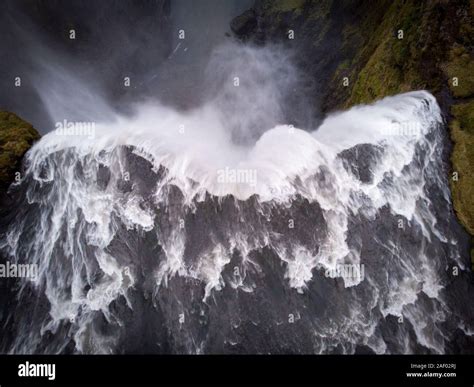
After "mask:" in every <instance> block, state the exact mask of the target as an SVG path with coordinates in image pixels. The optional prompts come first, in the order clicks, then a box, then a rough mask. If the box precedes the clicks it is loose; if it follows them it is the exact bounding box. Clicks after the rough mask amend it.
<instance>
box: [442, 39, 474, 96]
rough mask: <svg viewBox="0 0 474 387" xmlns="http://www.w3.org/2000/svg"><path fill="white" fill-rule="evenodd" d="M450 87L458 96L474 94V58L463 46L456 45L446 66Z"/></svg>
mask: <svg viewBox="0 0 474 387" xmlns="http://www.w3.org/2000/svg"><path fill="white" fill-rule="evenodd" d="M445 72H446V75H447V77H448V83H449V87H450V89H451V92H452V93H453V95H454V96H455V97H457V98H466V97H472V96H474V59H473V58H472V55H470V54H469V52H468V51H467V49H466V48H465V47H463V46H460V45H456V46H454V47H453V49H452V50H451V52H450V55H449V61H448V63H447V64H446V66H445Z"/></svg>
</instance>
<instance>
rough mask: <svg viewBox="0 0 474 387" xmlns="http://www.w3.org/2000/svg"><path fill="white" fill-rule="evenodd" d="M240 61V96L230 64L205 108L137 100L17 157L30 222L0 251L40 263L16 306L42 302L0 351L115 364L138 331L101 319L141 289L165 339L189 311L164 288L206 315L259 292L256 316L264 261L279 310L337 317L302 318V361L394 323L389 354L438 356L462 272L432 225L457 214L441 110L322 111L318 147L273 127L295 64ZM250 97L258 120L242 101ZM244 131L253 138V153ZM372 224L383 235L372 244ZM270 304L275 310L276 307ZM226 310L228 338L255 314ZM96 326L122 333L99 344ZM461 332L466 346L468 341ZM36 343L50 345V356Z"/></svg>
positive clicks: (419, 105) (414, 95)
mask: <svg viewBox="0 0 474 387" xmlns="http://www.w3.org/2000/svg"><path fill="white" fill-rule="evenodd" d="M240 49H242V50H243V51H242V55H241V57H243V58H244V59H242V60H243V61H245V59H249V58H250V59H251V60H249V61H248V63H247V64H248V65H249V66H250V68H252V69H253V70H254V71H253V72H252V74H253V77H254V78H252V79H243V87H242V88H240V89H239V88H238V87H236V86H235V84H234V83H233V82H234V79H233V78H232V77H231V78H229V75H230V74H232V73H233V72H235V67H232V66H231V67H230V68H231V71H230V72H229V68H228V67H225V71H224V72H223V74H224V75H225V76H223V77H217V78H219V81H220V82H222V83H221V84H220V85H221V87H220V88H218V91H217V94H215V95H214V98H213V99H210V100H209V101H208V102H207V103H205V104H204V105H203V106H202V107H200V108H196V109H194V110H192V111H188V112H180V111H176V110H173V109H171V108H168V107H164V106H162V105H160V104H158V103H156V102H149V103H146V104H142V105H141V106H138V107H137V108H136V111H135V114H134V115H133V116H132V117H123V116H115V117H114V118H113V119H109V120H108V121H107V122H97V123H95V126H94V130H93V131H90V132H88V133H81V134H79V135H74V132H73V131H72V132H70V133H69V132H67V131H58V130H56V131H52V132H50V133H48V134H47V135H46V136H44V137H43V138H42V139H41V141H40V142H39V143H37V144H36V145H35V146H34V147H33V148H32V149H31V150H30V151H29V153H28V154H27V157H26V165H27V168H26V171H25V175H24V176H23V179H22V181H21V182H20V183H19V184H18V187H16V189H17V190H20V191H21V192H22V195H23V198H24V200H25V201H24V203H23V205H24V206H26V210H25V211H26V212H25V214H26V215H25V216H24V217H19V218H18V219H16V220H14V221H13V222H12V223H11V224H10V226H9V228H8V230H7V231H6V233H5V234H4V235H3V238H2V240H1V249H2V251H3V252H5V253H6V254H8V256H9V257H10V259H11V260H12V261H14V262H28V263H31V264H36V265H38V267H39V276H38V278H37V279H36V280H35V281H33V282H32V281H31V280H27V279H25V280H24V281H23V288H22V291H20V292H19V294H18V299H19V300H22V299H23V298H25V299H26V298H28V297H31V292H32V293H33V294H41V295H44V296H45V297H46V300H47V305H48V310H47V313H42V314H38V315H35V316H34V317H33V322H31V321H28V323H27V322H25V321H26V320H24V321H23V324H26V325H21V324H20V325H21V326H23V327H26V326H30V325H29V324H31V323H33V326H34V328H33V329H23V331H22V333H21V335H18V337H17V338H16V339H15V340H14V341H13V343H12V345H11V346H10V347H9V348H8V349H7V350H8V351H10V352H14V353H29V352H35V351H37V350H38V348H40V347H41V346H43V347H41V348H45V351H46V352H62V351H64V350H65V346H66V344H67V340H66V339H65V338H64V337H69V338H73V339H74V347H75V351H78V352H84V353H97V352H99V353H104V352H105V353H107V352H116V351H117V350H118V348H119V347H120V345H121V343H122V344H123V340H125V339H124V337H126V336H127V333H126V331H127V328H126V327H127V326H128V324H129V322H128V321H129V320H133V318H129V317H126V316H125V315H126V313H125V312H121V313H119V312H117V310H116V308H115V307H113V305H114V304H115V303H118V302H119V300H120V299H122V300H125V303H126V305H127V308H128V309H129V310H130V311H131V313H132V314H133V313H140V312H139V311H138V309H137V308H138V306H137V305H138V301H136V292H138V293H140V292H141V291H143V293H144V294H146V295H147V296H146V297H145V298H146V299H147V300H148V302H149V303H150V305H151V307H152V308H153V307H154V308H158V309H160V310H164V311H163V312H162V313H163V316H164V317H163V316H162V317H160V318H161V319H163V320H164V321H167V324H171V322H172V321H173V319H174V318H175V317H176V316H175V314H174V313H175V311H174V310H173V311H172V312H170V311H168V312H167V311H166V310H167V309H169V308H171V306H164V305H167V304H166V302H168V301H163V300H160V301H157V300H158V299H159V298H160V297H164V298H165V299H169V298H172V299H177V300H178V303H179V304H181V303H183V304H185V303H186V300H185V298H186V297H187V295H186V294H185V295H184V296H183V295H182V296H181V298H180V297H179V296H178V295H176V294H175V295H170V294H168V293H166V290H165V289H167V288H168V287H169V286H171V285H170V283H171V282H173V281H175V282H176V281H179V278H183V279H185V280H186V281H190V282H186V284H188V285H186V286H187V288H189V289H191V290H189V291H190V292H191V293H190V294H193V295H192V299H193V300H195V302H198V303H200V305H201V306H200V308H201V309H200V315H205V314H210V312H209V310H208V309H211V310H212V308H214V307H216V308H217V309H218V310H219V308H222V300H220V299H219V298H218V297H219V293H222V292H224V290H229V289H232V291H233V292H235V293H236V294H237V293H238V294H243V293H245V294H255V303H257V294H258V292H259V291H260V290H259V286H262V285H261V284H259V278H260V277H259V276H262V275H265V276H268V269H265V268H264V267H263V265H262V260H259V259H260V258H261V257H263V262H265V259H267V258H268V257H269V256H270V255H272V254H274V255H276V256H277V257H278V260H279V263H280V265H281V266H282V267H283V268H284V281H283V282H281V283H278V287H280V288H284V287H288V288H289V289H290V290H289V292H290V293H288V295H285V296H284V297H288V299H289V300H290V299H291V300H292V299H293V297H299V298H297V300H298V301H292V302H299V303H300V304H299V305H300V306H301V305H303V308H306V307H309V308H312V306H311V304H312V303H315V304H317V303H318V302H320V303H322V304H323V303H324V302H322V301H321V299H320V298H319V297H320V295H319V291H317V292H316V291H315V290H314V289H317V288H318V286H323V285H324V286H330V287H331V289H333V290H331V292H332V291H335V292H336V293H334V294H333V293H328V294H327V295H326V297H327V299H328V300H331V302H333V303H337V304H339V306H338V308H334V311H332V312H331V311H326V312H322V313H321V314H318V313H313V314H312V315H309V316H307V317H305V320H304V321H305V324H307V325H305V330H306V331H307V332H313V333H311V335H312V336H311V339H310V341H311V344H310V345H311V348H312V349H311V350H310V351H312V352H321V353H323V352H330V351H332V350H335V349H336V348H338V350H339V351H342V352H354V351H355V349H356V346H358V345H365V346H368V347H370V348H371V349H372V350H373V351H374V352H376V353H384V352H390V351H394V350H393V349H392V350H391V349H389V348H388V347H387V344H386V342H385V339H384V337H383V333H381V329H379V328H378V325H379V324H380V323H381V321H382V320H383V319H385V318H386V317H387V316H390V315H392V316H397V317H402V316H403V317H404V318H405V319H407V320H408V321H409V322H410V323H411V327H412V328H411V329H412V332H414V333H410V332H411V331H410V330H409V329H408V328H403V329H402V330H401V331H400V332H398V333H397V335H399V336H400V337H399V342H400V343H401V344H399V345H400V346H399V347H397V349H396V351H398V352H413V351H414V348H416V345H421V346H423V347H424V348H426V349H427V350H428V351H431V352H443V351H444V349H445V345H446V340H447V333H446V332H445V330H444V328H443V326H442V324H443V323H444V322H445V321H446V320H447V318H448V315H449V313H450V308H449V306H448V305H447V304H446V302H445V300H444V297H443V296H442V294H441V291H442V289H443V288H444V286H445V284H446V266H447V265H448V263H447V262H448V261H449V262H455V263H456V264H458V265H459V266H460V267H461V268H462V267H463V266H462V262H461V261H460V260H459V252H458V247H457V240H456V236H455V235H454V234H453V232H451V231H450V229H449V227H447V226H446V225H445V224H444V223H443V221H442V219H441V218H440V214H450V213H451V212H452V211H451V206H450V199H449V190H448V187H447V183H446V181H445V180H446V179H445V176H444V172H443V164H442V160H441V159H440V157H438V155H439V154H440V153H441V151H442V149H443V146H444V145H443V140H442V133H441V130H442V125H441V124H442V120H441V115H440V110H439V107H438V105H437V103H436V100H435V98H434V97H433V96H432V95H431V94H429V93H428V92H425V91H416V92H411V93H406V94H402V95H397V96H393V97H387V98H385V99H383V100H381V101H378V102H376V103H375V104H373V105H370V106H356V107H353V108H352V109H350V110H348V111H346V112H339V113H335V114H332V115H330V116H329V117H327V118H326V119H325V120H324V122H323V123H322V124H321V125H320V126H319V127H318V128H317V129H315V130H314V131H312V132H310V131H304V130H300V129H297V128H294V127H292V126H291V125H276V126H274V124H273V122H274V121H277V122H278V121H279V120H280V111H279V106H280V105H281V103H283V102H282V99H284V95H283V94H282V95H278V93H277V92H278V87H277V86H278V82H277V83H275V77H276V74H280V76H282V75H283V78H284V79H285V82H293V81H289V80H288V77H287V75H288V74H290V73H291V69H290V68H289V67H288V66H289V64H288V63H286V62H285V61H284V60H282V61H281V63H280V65H275V63H274V62H275V60H276V59H275V55H274V54H272V53H269V52H268V51H266V50H267V49H260V51H258V50H257V49H254V48H248V47H244V48H240ZM222 52H223V53H224V57H226V55H228V52H229V51H228V50H226V49H224V50H221V54H222ZM262 53H263V54H262ZM262 55H263V56H262ZM262 61H263V62H264V63H266V64H267V66H263V65H262V63H261V62H262ZM266 61H269V62H270V63H267V62H266ZM224 62H225V61H224ZM211 63H212V62H211ZM218 63H222V61H221V62H218ZM252 63H254V64H255V66H253V67H252ZM270 65H274V70H273V72H272V71H269V70H267V68H269V67H271V66H270ZM217 67H218V66H216V68H217ZM282 69H283V70H285V71H282ZM252 80H255V81H256V82H255V83H254V82H252ZM226 82H228V84H227V83H226ZM257 89H258V92H256V90H257ZM255 92H256V93H257V95H258V96H259V98H258V101H255V103H257V102H258V103H259V104H261V105H258V103H257V105H255V106H253V104H252V103H250V104H249V101H248V100H247V96H249V95H255ZM46 100H47V99H46ZM53 101H54V99H53ZM262 101H263V102H262ZM47 105H48V104H47ZM52 105H54V104H52ZM52 105H48V106H52ZM80 106H83V105H80ZM52 108H54V106H53V107H52ZM262 112H264V114H263V115H262ZM109 114H110V112H109ZM59 117H60V115H58V116H57V119H58V120H59ZM240 117H241V118H242V119H239V118H240ZM262 117H264V118H265V119H263V118H262ZM109 118H110V117H109ZM244 118H245V119H244ZM59 121H60V120H59ZM259 123H261V127H257V128H255V125H259ZM268 125H272V126H274V127H273V128H271V127H269V126H268ZM236 132H237V133H236ZM252 133H253V136H254V137H255V133H257V134H259V133H263V134H261V135H260V136H259V137H257V138H255V140H254V141H251V140H252V135H251V134H252ZM76 134H77V133H76ZM235 138H237V139H239V140H242V139H244V141H237V142H235ZM433 189H435V190H437V194H436V195H435V196H436V200H437V202H436V203H434V202H433V200H434V199H433V198H434V197H435V196H434V195H433V192H432V190H433ZM441 216H445V215H441ZM290 224H291V226H290ZM371 225H377V227H376V228H375V229H374V230H372V232H373V233H374V234H373V235H371V234H369V235H367V232H366V229H369V228H370V227H371ZM204 227H206V229H203V228H204ZM382 227H385V230H384V233H385V234H384V236H383V239H382V238H380V237H379V235H378V234H377V230H378V229H379V228H382ZM293 229H296V230H298V233H295V232H293V231H292V230H293ZM407 238H408V239H407ZM150 241H151V242H150ZM142 249H143V251H144V252H143V251H142ZM148 249H150V250H148ZM269 252H270V253H269ZM269 254H270V255H269ZM433 254H434V255H433ZM257 256H259V257H260V258H256V257H257ZM236 257H238V258H239V259H240V260H241V264H239V265H236V263H235V262H236V259H237V258H236ZM144 260H145V261H146V265H148V266H145V264H144V263H143V262H144ZM239 262H240V261H239ZM344 265H353V266H356V267H359V268H360V267H361V265H365V269H364V275H360V274H361V273H360V272H359V275H358V276H355V277H354V276H349V277H347V276H342V279H341V281H343V282H342V283H343V284H344V287H345V289H344V290H343V291H342V293H341V291H339V290H337V288H335V287H334V286H336V284H337V283H339V282H337V279H335V278H331V277H338V276H339V277H341V275H340V274H338V272H337V268H338V267H341V266H344ZM229 268H231V271H234V272H233V274H232V275H231V276H229V275H227V274H226V273H225V271H226V270H227V269H229ZM235 268H237V269H238V270H237V271H235V270H234V269H235ZM262 273H263V274H262ZM327 273H336V274H335V275H333V276H329V275H328V274H327ZM266 278H267V277H266ZM269 278H271V275H270V277H269ZM275 281H276V280H275ZM276 282H278V281H276ZM323 283H324V284H323ZM144 284H146V289H145V290H144V287H145V285H144ZM31 286H33V290H31ZM173 286H174V285H173ZM271 286H272V287H273V289H275V286H276V285H275V283H272V285H271ZM313 287H315V288H313ZM27 289H29V290H28V292H27ZM150 289H151V290H150ZM193 289H194V290H193ZM334 289H336V290H334ZM327 291H328V292H329V290H327ZM242 292H243V293H242ZM278 292H279V290H277V291H276V293H278ZM315 292H316V293H315ZM321 292H322V293H324V292H323V291H321ZM194 293H195V294H197V295H198V296H195V295H194ZM190 297H191V296H190ZM239 297H240V296H239ZM258 297H260V296H258ZM282 297H283V296H282ZM302 297H308V298H307V299H306V301H304V300H305V298H302ZM38 298H39V296H38ZM219 300H220V301H219ZM169 302H171V301H169ZM236 302H237V305H239V301H236ZM247 302H249V303H252V299H250V301H245V303H247ZM258 302H263V304H262V305H265V302H266V301H265V300H264V299H262V298H261V297H260V298H259V301H258ZM272 302H274V301H272ZM280 302H281V303H286V301H285V298H283V299H281V300H279V301H275V303H274V304H273V306H272V307H273V308H275V309H278V307H279V306H281V305H280ZM268 303H269V304H271V302H270V301H268ZM290 304H291V302H290ZM242 305H243V304H242ZM242 305H241V306H242ZM242 307H243V306H242ZM267 307H268V306H267ZM206 308H208V309H206ZM226 308H227V306H226ZM427 308H430V312H429V313H428V312H427V310H428V309H427ZM171 309H172V308H171ZM420 310H424V312H420ZM229 313H230V314H231V315H232V316H233V317H232V318H229V320H233V319H235V318H237V319H238V321H239V322H238V323H232V322H229V324H230V325H232V324H234V325H232V326H233V327H234V328H235V329H237V328H236V327H239V326H240V324H241V323H242V321H245V320H249V321H251V322H252V323H254V321H253V320H252V318H253V317H251V316H250V315H249V316H246V315H245V314H241V313H238V311H237V312H235V313H236V316H234V315H233V314H232V313H231V312H229ZM269 313H274V312H269ZM275 313H276V312H275ZM298 313H303V311H301V312H298ZM257 315H258V314H257ZM298 315H299V314H298ZM100 316H103V318H105V321H106V322H107V324H109V325H111V326H117V327H118V328H117V329H118V330H119V331H118V332H117V333H110V332H109V333H108V334H105V333H104V332H103V331H101V330H100V329H98V328H97V324H102V323H99V322H98V321H102V320H100V319H101V317H100ZM272 316H273V315H272ZM275 316H276V317H275ZM275 316H273V317H272V318H273V320H272V318H269V319H267V320H265V319H264V318H263V317H262V319H263V323H264V324H269V326H271V324H276V326H278V325H281V324H282V323H281V321H280V320H278V319H283V320H284V318H282V317H281V316H279V315H275ZM214 318H215V319H218V318H217V317H214ZM275 319H276V321H275ZM160 321H161V320H160ZM265 321H267V322H266V323H265ZM270 321H271V322H270ZM461 323H462V324H467V325H468V324H469V323H468V322H466V321H464V322H461ZM254 324H255V325H258V323H254ZM467 325H463V326H465V328H464V330H465V331H466V330H468V329H472V328H469V327H468V326H467ZM64 327H66V328H64ZM234 328H232V329H234ZM64 329H66V333H64ZM156 329H157V330H158V329H159V328H158V327H157V328H156ZM168 329H170V330H171V329H172V328H168ZM275 329H276V328H275ZM295 329H296V328H295ZM46 332H50V333H51V334H52V335H53V336H54V335H57V337H59V339H58V342H60V343H61V344H58V343H57V342H55V343H54V344H52V343H51V344H44V343H43V341H44V337H45V336H44V335H45V334H46ZM190 332H191V333H188V334H185V338H183V343H184V344H182V345H183V347H185V350H181V351H184V352H203V351H206V346H207V345H208V344H207V341H206V339H197V337H198V336H199V335H198V334H197V333H196V332H193V331H192V329H191V328H190ZM208 334H212V332H211V333H208ZM308 334H310V333H308ZM412 334H414V335H415V337H416V341H417V342H416V343H415V344H414V343H413V342H412V340H411V339H410V337H411V336H410V335H412ZM179 335H181V333H179V334H176V337H180V336H179ZM61 337H62V340H61ZM176 340H178V339H176ZM226 340H227V338H226ZM229 340H230V339H229ZM238 341H239V340H238V339H235V342H236V343H237V342H238ZM42 343H43V344H42ZM244 350H245V347H244ZM176 351H179V350H177V349H176ZM208 351H211V352H213V351H215V350H214V349H212V348H208ZM217 351H219V350H217Z"/></svg>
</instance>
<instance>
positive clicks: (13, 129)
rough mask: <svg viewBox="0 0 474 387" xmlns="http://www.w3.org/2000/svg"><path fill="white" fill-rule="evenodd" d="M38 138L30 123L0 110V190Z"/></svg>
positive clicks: (4, 186) (12, 175) (5, 185)
mask: <svg viewBox="0 0 474 387" xmlns="http://www.w3.org/2000/svg"><path fill="white" fill-rule="evenodd" d="M39 138H40V136H39V134H38V132H37V131H36V129H34V128H33V126H32V125H30V124H29V123H27V122H25V121H23V120H22V119H21V118H19V117H18V116H16V115H15V114H13V113H9V112H4V111H0V192H1V191H5V190H6V189H7V188H8V186H9V185H10V183H11V182H12V181H13V178H14V174H15V172H16V171H18V170H19V168H20V165H21V159H22V158H23V155H24V154H25V153H26V152H27V151H28V149H30V147H31V146H32V145H33V143H34V142H35V141H37V140H38V139H39Z"/></svg>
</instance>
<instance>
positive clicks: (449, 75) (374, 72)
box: [232, 0, 474, 235]
mask: <svg viewBox="0 0 474 387" xmlns="http://www.w3.org/2000/svg"><path fill="white" fill-rule="evenodd" d="M473 12H474V2H472V1H468V0H454V1H442V0H438V1H425V2H419V1H414V0H409V1H401V0H399V1H384V0H379V1H375V2H373V1H361V0H347V1H332V0H324V1H317V2H316V1H310V0H277V1H269V0H257V1H256V2H255V4H254V7H253V8H252V9H251V10H250V11H247V12H245V13H244V14H242V15H241V16H239V17H238V18H236V19H234V21H233V23H232V25H233V27H234V28H233V31H234V33H235V34H236V35H237V36H238V37H240V38H241V39H243V40H246V41H248V40H251V41H254V42H256V43H257V44H262V43H264V42H268V41H279V42H281V43H283V44H285V45H287V46H290V47H292V48H294V49H295V50H296V52H297V57H298V58H299V59H298V60H299V67H300V68H301V69H302V70H303V72H305V73H307V74H309V75H310V77H311V78H312V79H313V80H314V83H313V84H312V85H311V91H312V97H313V100H314V106H317V107H319V109H320V110H321V112H322V113H327V112H330V111H334V110H338V109H346V108H348V107H350V106H353V105H355V104H360V103H371V102H373V101H374V100H376V99H380V98H383V97H385V96H388V95H393V94H397V93H401V92H406V91H410V90H419V89H425V90H428V91H430V92H431V93H432V94H433V95H434V96H435V97H436V99H437V100H438V103H439V104H440V106H441V109H442V111H443V114H444V117H445V119H446V121H447V122H448V125H449V128H450V136H451V139H452V142H453V148H452V153H451V162H452V171H451V173H452V174H453V176H454V179H452V181H451V191H452V195H453V204H454V209H455V211H456V213H457V215H458V218H459V220H460V222H461V223H462V224H463V225H464V227H465V228H466V229H467V230H468V231H469V233H470V234H471V235H474V194H473V191H472V187H473V186H474V175H473V174H472V173H471V171H472V168H473V167H474V119H473V111H474V99H473V97H474V77H473V76H472V74H473V72H474V46H473V44H474V29H473V25H474V24H473ZM290 33H293V34H294V35H293V37H294V39H291V37H290ZM447 157H449V155H447ZM450 177H451V176H450Z"/></svg>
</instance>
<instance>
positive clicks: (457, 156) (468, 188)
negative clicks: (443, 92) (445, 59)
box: [450, 100, 474, 235]
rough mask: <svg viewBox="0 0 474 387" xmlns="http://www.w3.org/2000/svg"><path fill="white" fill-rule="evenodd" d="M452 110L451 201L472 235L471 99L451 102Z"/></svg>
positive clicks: (473, 147)
mask: <svg viewBox="0 0 474 387" xmlns="http://www.w3.org/2000/svg"><path fill="white" fill-rule="evenodd" d="M451 113H452V114H453V120H452V121H451V125H450V127H451V138H452V140H453V143H454V148H453V153H452V157H451V160H452V163H453V171H454V172H456V175H457V179H453V180H452V182H451V189H452V193H453V204H454V209H455V210H456V213H457V214H458V217H459V219H460V220H461V222H462V223H463V224H464V225H465V227H466V229H467V230H468V231H469V232H470V233H471V235H474V173H473V170H474V100H473V101H470V102H468V103H462V104H458V105H453V106H452V108H451Z"/></svg>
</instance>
